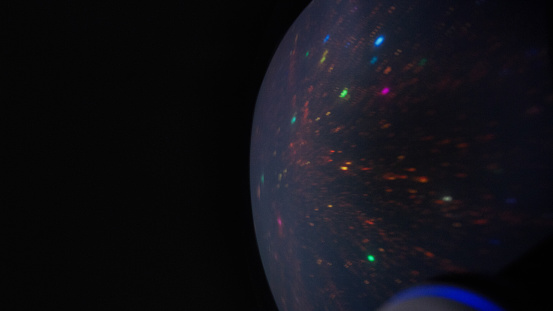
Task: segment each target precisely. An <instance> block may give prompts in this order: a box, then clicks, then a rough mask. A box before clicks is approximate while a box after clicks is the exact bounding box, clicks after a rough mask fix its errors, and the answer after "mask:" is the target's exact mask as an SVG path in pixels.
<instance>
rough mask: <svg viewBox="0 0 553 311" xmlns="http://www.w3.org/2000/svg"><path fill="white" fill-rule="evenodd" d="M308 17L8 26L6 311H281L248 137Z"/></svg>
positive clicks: (12, 18)
mask: <svg viewBox="0 0 553 311" xmlns="http://www.w3.org/2000/svg"><path fill="white" fill-rule="evenodd" d="M307 3H308V1H278V2H277V1H188V2H187V1H180V2H170V3H168V2H164V1H162V2H152V3H148V4H146V3H141V2H128V3H125V2H120V1H105V2H91V3H88V2H81V1H65V2H56V3H54V2H40V3H33V4H30V3H26V4H24V5H25V7H22V8H18V9H17V10H13V12H12V11H10V12H9V14H8V15H9V16H8V21H9V23H8V24H9V26H8V29H7V30H8V37H9V38H8V39H9V43H8V44H5V45H4V47H3V50H4V52H5V55H7V58H6V60H7V62H6V64H7V66H8V67H9V69H10V71H9V74H8V77H9V83H8V84H7V85H6V86H7V87H6V90H7V91H9V94H10V97H9V100H8V105H7V106H8V107H7V108H8V110H10V112H11V110H12V109H13V111H16V112H17V114H16V115H13V116H14V118H13V119H11V118H12V115H11V114H7V115H8V117H9V118H10V119H9V121H16V122H14V123H13V126H10V127H9V129H8V130H7V132H6V134H7V135H6V138H7V140H6V141H5V142H6V144H7V145H6V147H7V148H6V150H9V151H16V152H15V153H13V154H14V157H13V158H10V159H9V160H6V161H7V163H8V166H9V168H8V171H9V173H13V174H10V175H9V176H10V177H9V178H10V180H9V181H10V183H9V186H8V187H7V188H6V189H5V190H7V192H8V193H9V194H11V196H10V198H11V200H10V201H9V202H8V203H7V205H6V206H7V207H9V209H10V210H11V211H15V212H16V214H17V218H15V219H16V221H15V222H12V225H14V224H15V226H13V229H11V230H10V231H9V235H7V236H6V237H7V239H8V240H9V242H15V243H11V244H13V245H14V248H13V249H9V250H7V249H6V253H5V254H6V257H5V259H7V261H5V266H4V268H3V270H4V271H5V272H8V273H10V272H12V273H13V274H14V278H13V279H12V281H11V286H10V287H11V288H12V289H14V292H15V293H16V295H7V296H9V297H7V298H13V299H8V301H9V304H11V303H12V302H13V303H15V305H16V306H19V307H20V308H22V309H25V308H27V307H29V306H31V305H33V306H42V307H46V306H54V307H59V308H62V307H71V308H72V309H76V310H78V309H102V310H105V309H125V310H126V309H135V310H136V309H148V310H177V309H178V310H225V309H229V308H230V309H233V310H275V305H274V302H273V301H272V296H271V294H270V291H269V287H268V284H267V282H266V279H265V276H264V274H263V268H262V266H261V262H260V258H259V255H258V250H257V246H256V240H255V235H254V228H253V223H252V216H251V205H250V189H249V144H250V134H251V124H252V119H253V112H254V106H255V101H256V97H257V92H258V90H259V87H260V86H261V83H262V80H263V76H264V74H265V70H266V69H267V67H268V65H269V62H270V60H271V57H272V55H273V53H274V51H275V50H276V48H277V46H278V44H279V42H280V40H281V39H282V37H283V36H284V34H285V32H286V31H287V29H288V28H289V26H290V25H291V24H292V22H293V21H294V19H295V18H296V17H297V16H298V14H299V13H300V12H301V10H303V8H304V7H305V6H306V5H307ZM12 9H13V8H12ZM15 116H16V117H15ZM13 306H14V305H11V306H10V308H11V307H13Z"/></svg>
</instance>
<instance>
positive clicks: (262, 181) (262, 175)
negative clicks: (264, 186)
mask: <svg viewBox="0 0 553 311" xmlns="http://www.w3.org/2000/svg"><path fill="white" fill-rule="evenodd" d="M264 182H265V175H264V174H261V183H264Z"/></svg>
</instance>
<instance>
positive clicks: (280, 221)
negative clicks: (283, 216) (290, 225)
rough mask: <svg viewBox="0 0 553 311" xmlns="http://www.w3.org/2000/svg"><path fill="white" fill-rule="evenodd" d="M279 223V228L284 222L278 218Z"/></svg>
mask: <svg viewBox="0 0 553 311" xmlns="http://www.w3.org/2000/svg"><path fill="white" fill-rule="evenodd" d="M277 222H278V225H279V226H282V220H280V217H279V218H277Z"/></svg>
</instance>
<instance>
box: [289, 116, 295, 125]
mask: <svg viewBox="0 0 553 311" xmlns="http://www.w3.org/2000/svg"><path fill="white" fill-rule="evenodd" d="M295 122H296V116H293V117H292V120H290V123H291V124H294V123H295Z"/></svg>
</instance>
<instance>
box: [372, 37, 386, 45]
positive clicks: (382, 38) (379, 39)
mask: <svg viewBox="0 0 553 311" xmlns="http://www.w3.org/2000/svg"><path fill="white" fill-rule="evenodd" d="M382 42H384V36H380V37H378V38H376V40H375V41H374V46H379V45H381V44H382Z"/></svg>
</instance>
